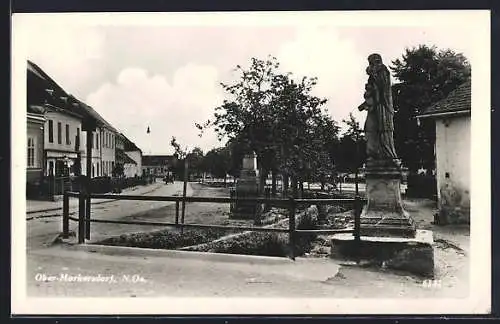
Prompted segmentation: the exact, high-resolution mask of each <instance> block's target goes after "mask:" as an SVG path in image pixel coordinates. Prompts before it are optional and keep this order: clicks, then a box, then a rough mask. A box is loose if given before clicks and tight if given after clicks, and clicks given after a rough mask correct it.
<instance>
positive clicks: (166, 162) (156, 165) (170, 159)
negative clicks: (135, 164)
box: [142, 155, 176, 177]
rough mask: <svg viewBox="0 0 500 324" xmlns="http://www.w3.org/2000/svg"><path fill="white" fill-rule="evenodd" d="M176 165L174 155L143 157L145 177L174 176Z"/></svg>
mask: <svg viewBox="0 0 500 324" xmlns="http://www.w3.org/2000/svg"><path fill="white" fill-rule="evenodd" d="M175 163H176V158H175V156H173V155H144V156H143V157H142V171H143V174H145V175H154V176H157V177H164V176H167V175H172V173H173V172H172V171H173V170H172V169H173V167H174V165H175Z"/></svg>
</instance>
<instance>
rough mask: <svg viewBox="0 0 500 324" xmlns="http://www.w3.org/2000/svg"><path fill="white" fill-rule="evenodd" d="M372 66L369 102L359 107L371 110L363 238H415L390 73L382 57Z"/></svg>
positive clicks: (373, 56) (373, 60) (376, 56)
mask: <svg viewBox="0 0 500 324" xmlns="http://www.w3.org/2000/svg"><path fill="white" fill-rule="evenodd" d="M368 63H369V65H368V67H367V68H366V73H367V74H368V81H367V83H366V85H365V93H364V98H365V101H364V102H363V103H362V104H361V105H360V106H359V107H358V109H359V110H360V111H367V116H366V122H365V137H366V148H367V152H366V153H367V162H366V167H365V170H364V171H365V175H366V196H367V204H366V206H365V208H364V209H363V212H362V214H361V235H365V236H379V237H383V236H397V237H409V238H410V237H415V234H416V227H415V222H414V221H413V219H412V218H411V216H410V215H409V214H408V212H407V211H405V210H404V207H403V203H402V199H401V189H400V184H401V179H402V176H403V169H402V168H401V162H400V160H399V159H398V158H397V155H396V150H395V148H394V138H393V132H394V122H393V116H394V109H393V106H392V90H391V80H390V73H389V70H388V69H387V67H386V66H385V65H384V64H383V63H382V57H381V56H380V55H379V54H371V55H370V56H369V57H368Z"/></svg>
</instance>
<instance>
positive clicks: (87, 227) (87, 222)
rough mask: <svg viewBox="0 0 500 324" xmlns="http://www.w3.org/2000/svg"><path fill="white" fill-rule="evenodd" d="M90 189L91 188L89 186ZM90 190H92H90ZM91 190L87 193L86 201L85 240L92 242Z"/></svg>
mask: <svg viewBox="0 0 500 324" xmlns="http://www.w3.org/2000/svg"><path fill="white" fill-rule="evenodd" d="M89 187H90V186H89ZM89 189H90V188H89ZM90 199H91V198H90V190H89V191H87V193H86V199H85V205H86V207H85V238H86V239H87V240H90V212H91V207H90V205H91V203H92V202H91V200H90Z"/></svg>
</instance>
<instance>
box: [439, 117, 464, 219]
mask: <svg viewBox="0 0 500 324" xmlns="http://www.w3.org/2000/svg"><path fill="white" fill-rule="evenodd" d="M470 131H471V129H470V116H455V117H450V118H447V119H436V169H437V174H436V177H437V186H438V190H437V191H438V203H439V209H440V221H442V222H446V223H464V222H469V220H470V136H471V135H470Z"/></svg>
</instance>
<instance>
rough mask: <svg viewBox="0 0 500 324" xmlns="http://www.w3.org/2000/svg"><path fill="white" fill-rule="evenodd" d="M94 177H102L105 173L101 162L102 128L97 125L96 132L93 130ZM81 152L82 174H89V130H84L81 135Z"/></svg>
mask: <svg viewBox="0 0 500 324" xmlns="http://www.w3.org/2000/svg"><path fill="white" fill-rule="evenodd" d="M92 133H93V135H92V168H93V170H94V171H93V172H92V170H90V171H91V176H92V177H100V176H102V175H103V172H102V163H101V161H102V160H101V149H102V145H101V128H100V127H97V128H96V130H95V131H94V132H92ZM80 152H81V153H82V174H83V175H86V174H87V132H86V131H84V132H82V135H81V146H80Z"/></svg>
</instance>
